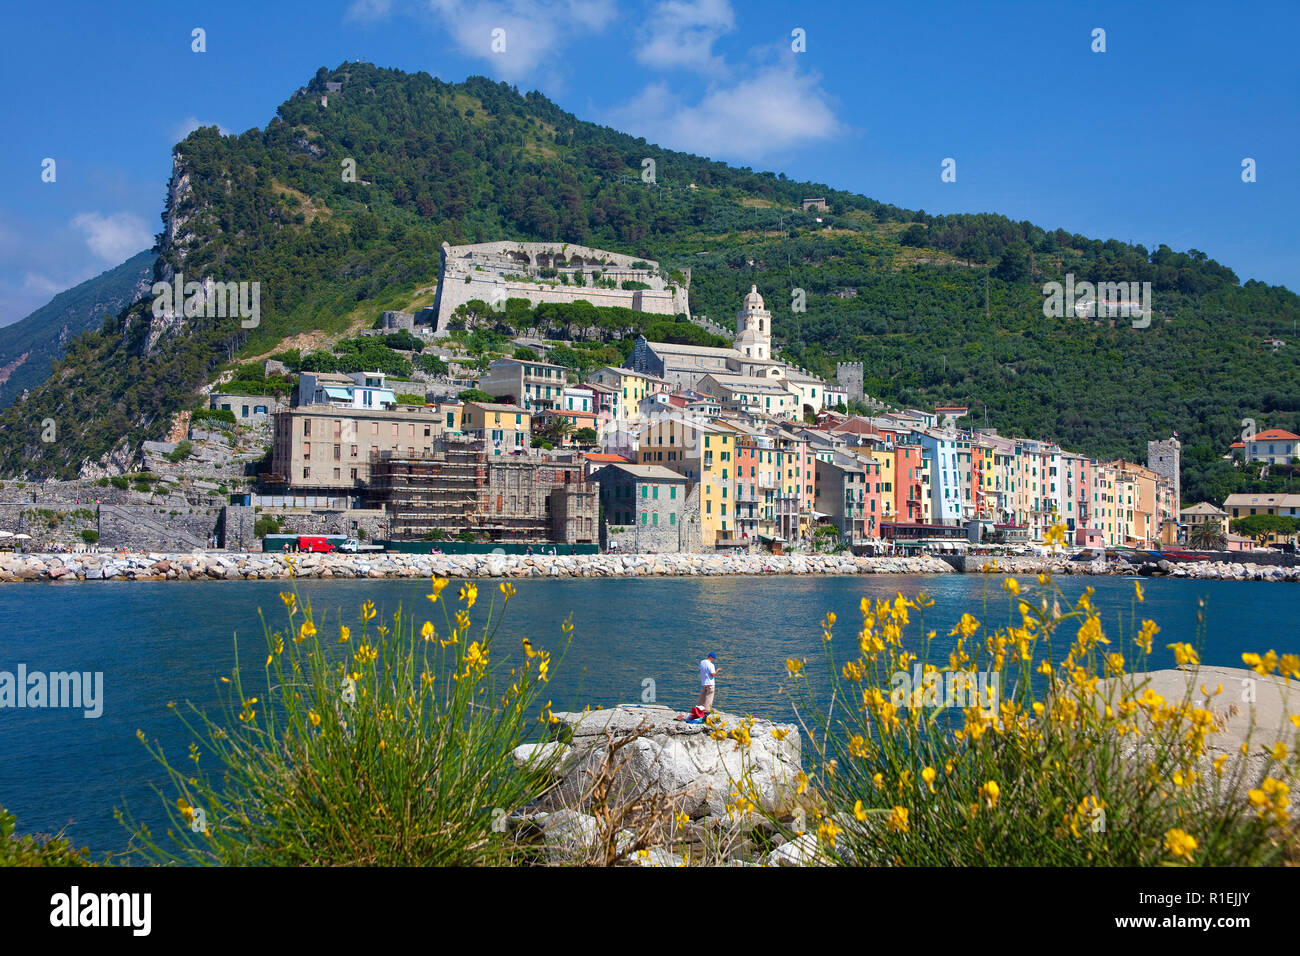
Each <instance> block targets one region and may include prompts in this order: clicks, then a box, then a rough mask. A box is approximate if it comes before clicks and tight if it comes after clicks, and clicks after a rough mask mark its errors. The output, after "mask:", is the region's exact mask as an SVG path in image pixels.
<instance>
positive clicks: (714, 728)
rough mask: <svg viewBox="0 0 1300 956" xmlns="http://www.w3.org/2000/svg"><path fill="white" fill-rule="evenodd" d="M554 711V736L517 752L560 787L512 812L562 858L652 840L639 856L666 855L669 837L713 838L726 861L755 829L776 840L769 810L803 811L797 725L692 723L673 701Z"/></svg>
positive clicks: (519, 760)
mask: <svg viewBox="0 0 1300 956" xmlns="http://www.w3.org/2000/svg"><path fill="white" fill-rule="evenodd" d="M554 716H555V718H556V722H555V723H554V724H553V725H552V738H553V739H552V740H550V741H548V742H544V743H536V744H525V745H524V746H521V747H519V748H517V749H516V750H515V752H514V754H513V756H514V760H515V763H516V765H517V766H519V767H520V768H531V769H534V770H540V771H542V772H544V773H545V774H546V775H547V776H549V777H550V778H551V779H552V780H553V783H554V786H553V787H552V788H551V789H550V790H549V792H548V793H547V795H546V797H545V798H543V800H542V801H541V803H540V804H539V805H538V806H537V807H536V808H533V809H531V810H530V811H529V812H526V813H521V814H518V815H517V816H516V817H515V818H514V819H513V820H512V821H511V822H512V824H513V826H514V828H515V829H516V830H518V831H523V832H524V833H526V834H529V835H532V836H535V837H539V838H541V839H542V840H544V841H545V843H546V846H547V849H548V853H549V855H550V857H551V858H552V859H553V860H555V861H576V860H580V859H590V858H591V855H592V854H597V855H600V854H602V853H606V852H607V853H608V854H609V855H610V856H611V857H613V856H616V855H618V854H623V855H625V856H630V855H631V852H633V851H637V850H642V849H644V850H645V851H646V853H645V854H643V855H641V857H640V858H641V859H642V860H643V861H646V860H647V859H648V861H650V862H664V861H665V860H664V859H661V858H663V857H664V856H665V854H667V853H668V851H667V850H666V847H668V846H674V847H680V846H681V845H687V846H694V847H695V848H696V849H697V850H699V849H702V848H705V847H708V848H709V849H710V851H711V852H713V853H717V854H719V856H718V857H717V858H715V861H718V862H720V861H721V860H722V859H724V858H725V859H739V858H744V857H746V856H751V855H752V851H753V850H754V842H753V840H752V839H751V838H752V837H753V836H754V833H753V831H755V830H762V831H763V837H762V839H766V840H768V841H769V842H770V841H771V840H772V838H773V837H775V842H777V843H779V842H781V841H780V837H777V836H775V834H772V833H770V832H769V831H770V830H771V827H770V825H769V822H768V821H769V818H789V817H791V816H792V815H793V814H794V813H795V811H796V798H797V777H798V774H799V772H800V769H801V763H800V738H799V730H798V728H797V727H796V726H794V725H793V724H786V725H780V724H774V723H772V722H771V721H766V720H755V719H752V718H740V717H737V716H735V715H733V714H725V713H722V712H715V713H714V714H713V715H712V717H711V718H710V720H709V722H707V723H697V724H690V723H686V722H685V721H683V720H678V719H676V718H677V716H678V712H676V711H673V710H670V709H669V708H667V707H661V706H658V705H635V704H622V705H620V706H618V707H614V708H610V709H606V710H596V711H590V712H584V713H556V714H555V715H554ZM746 801H749V802H752V803H753V806H752V807H747V806H746V805H745V802H746ZM768 852H770V851H768ZM670 859H671V860H672V861H674V862H675V861H676V859H677V857H675V856H672V857H671V858H670Z"/></svg>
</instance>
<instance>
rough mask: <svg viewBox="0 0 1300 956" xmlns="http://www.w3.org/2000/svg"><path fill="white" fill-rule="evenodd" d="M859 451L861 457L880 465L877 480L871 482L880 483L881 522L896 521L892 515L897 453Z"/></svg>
mask: <svg viewBox="0 0 1300 956" xmlns="http://www.w3.org/2000/svg"><path fill="white" fill-rule="evenodd" d="M859 451H860V453H861V454H862V455H865V456H866V457H868V458H870V459H871V460H872V461H874V462H876V463H877V464H878V465H880V477H879V479H876V478H874V477H873V478H872V481H873V482H875V481H877V480H878V481H879V482H880V488H879V489H878V490H879V491H881V492H882V493H883V496H884V497H883V501H882V502H881V507H882V508H883V509H884V517H883V518H881V520H882V521H894V520H896V519H895V515H894V467H895V465H896V463H897V460H898V455H897V453H896V452H895V451H894V449H892V448H873V449H859Z"/></svg>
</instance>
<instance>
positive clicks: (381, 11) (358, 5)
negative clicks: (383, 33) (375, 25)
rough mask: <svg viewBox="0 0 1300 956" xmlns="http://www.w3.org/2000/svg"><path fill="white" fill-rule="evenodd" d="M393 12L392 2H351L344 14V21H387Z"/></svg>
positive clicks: (362, 0)
mask: <svg viewBox="0 0 1300 956" xmlns="http://www.w3.org/2000/svg"><path fill="white" fill-rule="evenodd" d="M392 11H393V2H392V0H353V2H352V4H351V5H350V6H349V7H348V10H347V13H345V14H344V16H343V19H345V20H387V19H388V15H389V14H390V13H392Z"/></svg>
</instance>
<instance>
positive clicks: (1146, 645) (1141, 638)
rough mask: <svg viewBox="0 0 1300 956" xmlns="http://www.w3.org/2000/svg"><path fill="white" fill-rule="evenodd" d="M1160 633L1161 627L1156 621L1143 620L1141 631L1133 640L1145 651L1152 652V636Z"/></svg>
mask: <svg viewBox="0 0 1300 956" xmlns="http://www.w3.org/2000/svg"><path fill="white" fill-rule="evenodd" d="M1159 633H1160V628H1159V627H1158V626H1157V625H1156V622H1155V621H1143V622H1142V631H1141V633H1139V634H1138V636H1137V637H1136V638H1134V639H1133V640H1134V643H1136V644H1137V646H1138V647H1140V648H1142V650H1143V652H1144V653H1146V654H1150V653H1151V638H1153V637H1155V636H1156V635H1157V634H1159Z"/></svg>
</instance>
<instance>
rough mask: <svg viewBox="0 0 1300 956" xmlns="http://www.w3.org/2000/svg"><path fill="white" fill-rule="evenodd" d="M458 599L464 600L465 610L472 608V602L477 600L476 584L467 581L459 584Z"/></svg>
mask: <svg viewBox="0 0 1300 956" xmlns="http://www.w3.org/2000/svg"><path fill="white" fill-rule="evenodd" d="M460 600H462V601H464V602H465V610H469V609H470V608H472V607H473V606H474V602H475V601H477V600H478V587H477V585H474V584H471V583H470V582H469V581H466V582H465V583H464V584H462V585H461V586H460Z"/></svg>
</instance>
